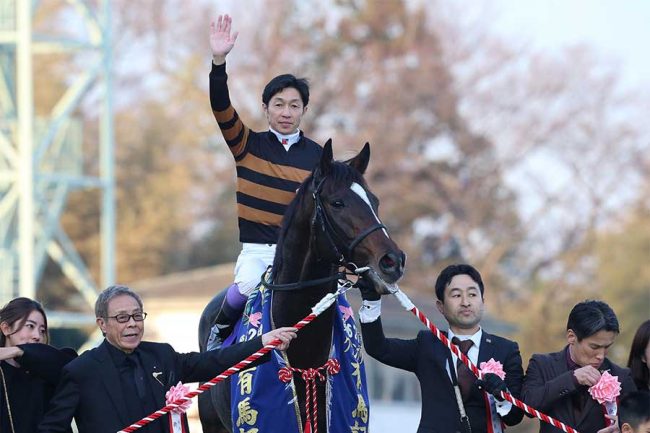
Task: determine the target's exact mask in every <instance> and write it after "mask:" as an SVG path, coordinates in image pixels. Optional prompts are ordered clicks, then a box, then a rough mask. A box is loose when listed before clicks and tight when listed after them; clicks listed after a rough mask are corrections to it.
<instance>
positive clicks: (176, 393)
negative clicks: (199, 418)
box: [165, 382, 192, 413]
mask: <svg viewBox="0 0 650 433" xmlns="http://www.w3.org/2000/svg"><path fill="white" fill-rule="evenodd" d="M189 391H190V388H189V387H187V386H186V385H183V383H182V382H178V384H177V385H176V386H172V387H171V388H169V391H167V393H165V398H166V399H167V401H166V404H170V403H173V402H175V401H176V400H178V399H179V398H181V397H183V396H184V395H185V394H187V393H188V392H189ZM191 405H192V400H185V401H184V402H183V403H181V404H179V405H178V408H176V409H172V412H174V413H185V412H186V411H187V409H189V408H190V406H191Z"/></svg>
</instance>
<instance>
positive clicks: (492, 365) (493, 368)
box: [479, 358, 506, 380]
mask: <svg viewBox="0 0 650 433" xmlns="http://www.w3.org/2000/svg"><path fill="white" fill-rule="evenodd" d="M479 367H480V368H481V376H483V375H484V374H485V373H494V374H496V375H497V376H499V377H500V378H501V380H504V379H505V378H506V372H505V371H503V364H501V363H500V362H499V361H495V360H494V358H490V360H489V361H488V362H481V365H479Z"/></svg>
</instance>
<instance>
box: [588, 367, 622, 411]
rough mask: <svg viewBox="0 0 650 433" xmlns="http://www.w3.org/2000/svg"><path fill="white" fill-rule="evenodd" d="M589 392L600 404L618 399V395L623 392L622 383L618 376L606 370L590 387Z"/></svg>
mask: <svg viewBox="0 0 650 433" xmlns="http://www.w3.org/2000/svg"><path fill="white" fill-rule="evenodd" d="M589 394H591V398H593V399H594V400H596V401H597V402H598V403H600V404H603V403H605V402H613V401H616V397H618V396H619V395H620V394H621V383H620V382H619V381H618V377H616V376H612V375H611V374H609V372H608V371H606V372H604V373H603V374H601V375H600V380H599V381H598V383H597V384H595V385H594V386H592V387H591V388H589Z"/></svg>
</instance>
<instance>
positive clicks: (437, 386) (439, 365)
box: [361, 319, 524, 433]
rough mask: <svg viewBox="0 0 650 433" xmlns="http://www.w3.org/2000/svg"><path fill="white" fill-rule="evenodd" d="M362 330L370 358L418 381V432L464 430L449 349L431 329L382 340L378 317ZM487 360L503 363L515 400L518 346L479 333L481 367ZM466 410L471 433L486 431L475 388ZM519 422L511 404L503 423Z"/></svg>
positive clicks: (519, 379)
mask: <svg viewBox="0 0 650 433" xmlns="http://www.w3.org/2000/svg"><path fill="white" fill-rule="evenodd" d="M361 330H362V334H363V345H364V347H365V349H366V352H367V353H368V354H369V355H370V356H372V357H373V358H375V359H377V360H378V361H380V362H382V363H384V364H387V365H390V366H392V367H397V368H401V369H403V370H407V371H411V372H413V373H415V375H416V376H417V378H418V380H419V381H420V390H421V393H422V412H421V415H420V425H419V427H418V433H434V432H439V433H454V432H458V431H462V430H461V424H460V412H459V409H458V403H457V401H456V396H455V393H454V388H453V385H452V382H451V379H450V378H449V374H448V373H447V369H446V366H447V363H448V359H449V357H450V351H449V349H448V348H447V347H446V346H445V345H443V344H442V342H440V340H438V339H437V338H436V337H435V335H433V333H432V332H430V331H421V332H419V333H418V335H417V337H416V338H415V339H413V340H402V339H397V338H386V337H385V336H384V332H383V329H382V325H381V319H377V320H376V321H374V322H371V323H361ZM490 358H494V359H495V360H496V361H500V362H501V363H502V364H503V369H504V371H505V372H506V379H505V382H506V385H507V386H508V389H509V390H510V392H511V393H512V394H513V395H514V396H515V397H518V396H519V393H520V391H521V384H522V380H523V374H524V371H523V368H522V366H521V355H520V354H519V346H518V345H517V343H515V342H514V341H510V340H507V339H505V338H502V337H498V336H496V335H490V334H488V333H487V332H485V331H483V336H482V338H481V345H480V347H479V355H478V361H479V364H480V363H481V362H484V361H488V360H489V359H490ZM464 406H465V410H466V412H467V416H468V417H469V419H470V422H471V424H472V432H473V433H481V432H485V431H486V429H487V427H486V414H485V410H486V409H485V401H484V399H483V395H482V392H481V391H480V390H479V389H478V388H477V387H476V386H475V387H474V389H473V390H472V395H471V397H470V400H469V401H468V402H466V403H465V404H464ZM522 418H523V412H522V411H521V410H519V409H517V408H516V407H514V406H513V408H512V409H511V410H510V412H509V413H508V414H507V415H506V416H505V417H503V418H502V421H503V422H505V423H506V424H507V425H515V424H517V423H519V422H520V421H521V420H522Z"/></svg>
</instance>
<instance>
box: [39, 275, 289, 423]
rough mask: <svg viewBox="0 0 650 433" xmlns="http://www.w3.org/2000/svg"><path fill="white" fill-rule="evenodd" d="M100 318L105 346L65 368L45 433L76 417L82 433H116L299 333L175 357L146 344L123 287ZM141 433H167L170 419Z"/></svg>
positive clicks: (107, 299)
mask: <svg viewBox="0 0 650 433" xmlns="http://www.w3.org/2000/svg"><path fill="white" fill-rule="evenodd" d="M95 316H96V318H97V325H98V326H99V328H100V329H101V331H102V334H103V335H104V337H105V340H104V342H103V343H102V344H100V345H99V346H98V347H97V348H95V349H92V350H89V351H87V352H85V353H84V354H82V355H81V356H79V357H78V358H77V359H75V360H74V361H73V362H71V363H69V364H68V365H67V366H66V367H65V369H64V372H63V377H62V379H61V382H60V384H59V387H58V388H57V391H56V394H55V396H54V398H53V399H52V401H51V406H50V409H49V411H48V412H47V413H46V415H45V418H44V419H43V421H42V422H41V424H40V426H39V430H38V431H39V432H41V433H45V432H47V433H51V432H63V431H66V429H67V428H69V427H70V424H71V422H72V419H73V417H74V419H75V421H76V423H77V427H78V430H79V433H91V432H92V433H115V432H117V431H119V430H120V429H122V428H124V427H126V426H128V425H130V424H132V423H134V422H136V421H138V420H140V419H142V418H143V417H145V416H146V415H149V414H150V413H152V412H154V411H156V410H157V409H160V408H161V407H163V406H165V403H166V401H165V393H166V392H167V391H168V390H169V389H170V387H172V386H174V385H176V384H177V383H178V382H179V381H181V382H184V383H185V382H199V381H207V380H210V379H211V378H212V377H214V376H216V375H217V374H219V373H221V372H223V371H224V370H226V369H227V368H229V367H230V366H232V365H234V364H236V363H237V362H239V361H241V360H242V359H244V358H246V357H247V356H249V355H251V354H253V353H254V352H256V351H258V350H259V349H261V348H262V347H263V346H264V345H266V344H269V343H270V342H271V341H273V340H275V339H276V338H279V339H280V340H281V341H282V344H281V345H280V346H278V349H279V350H286V348H287V347H288V345H289V342H290V341H291V340H292V339H293V338H295V336H296V329H295V328H278V329H274V330H273V331H270V332H268V333H266V334H264V335H262V336H260V337H257V338H255V339H253V340H249V341H247V342H243V343H239V344H235V345H233V346H230V347H228V348H225V349H220V350H213V351H208V352H205V353H177V352H176V351H175V350H174V349H173V348H172V347H171V346H170V345H169V344H164V343H153V342H147V341H142V335H143V333H144V319H145V318H146V317H147V313H145V312H144V309H143V304H142V299H140V296H138V294H137V293H135V292H133V291H132V290H131V289H129V288H128V287H125V286H111V287H109V288H107V289H106V290H104V291H103V292H102V293H101V294H100V295H99V298H98V299H97V302H96V303H95ZM139 431H142V432H156V433H168V432H169V431H170V427H169V421H168V420H167V416H165V417H163V418H162V419H159V420H157V421H154V422H153V423H151V424H149V425H148V426H146V427H144V428H143V429H142V430H139ZM184 431H189V430H188V427H187V425H185V430H184Z"/></svg>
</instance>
